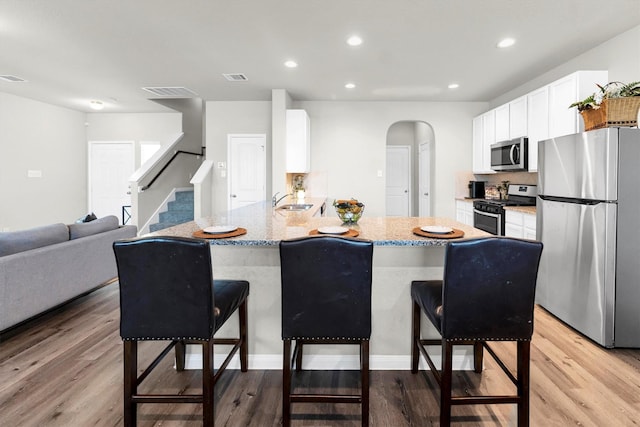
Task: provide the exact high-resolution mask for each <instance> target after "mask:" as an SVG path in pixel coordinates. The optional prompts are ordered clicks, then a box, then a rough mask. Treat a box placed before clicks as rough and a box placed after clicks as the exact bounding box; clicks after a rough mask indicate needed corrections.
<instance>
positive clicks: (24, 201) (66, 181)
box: [0, 93, 87, 231]
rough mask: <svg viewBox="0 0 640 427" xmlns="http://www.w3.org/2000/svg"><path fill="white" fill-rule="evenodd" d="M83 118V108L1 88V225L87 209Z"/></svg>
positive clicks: (18, 225) (65, 219)
mask: <svg viewBox="0 0 640 427" xmlns="http://www.w3.org/2000/svg"><path fill="white" fill-rule="evenodd" d="M84 123H85V114H84V113H81V112H78V111H74V110H69V109H66V108H61V107H56V106H53V105H49V104H45V103H42V102H38V101H33V100H30V99H27V98H21V97H18V96H14V95H10V94H6V93H0V231H15V230H21V229H26V228H31V227H35V226H39V225H45V224H50V223H54V222H62V223H65V224H66V223H71V222H74V221H75V220H76V219H78V218H79V217H81V216H83V215H86V213H87V212H86V209H87V178H86V177H87V142H86V137H85V125H84ZM27 170H38V171H41V172H42V178H27Z"/></svg>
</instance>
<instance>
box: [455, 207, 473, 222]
mask: <svg viewBox="0 0 640 427" xmlns="http://www.w3.org/2000/svg"><path fill="white" fill-rule="evenodd" d="M456 221H458V222H461V223H463V224H465V225H470V226H472V227H473V202H465V201H463V200H456Z"/></svg>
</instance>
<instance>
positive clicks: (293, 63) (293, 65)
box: [284, 60, 298, 68]
mask: <svg viewBox="0 0 640 427" xmlns="http://www.w3.org/2000/svg"><path fill="white" fill-rule="evenodd" d="M284 66H285V67H287V68H296V67H297V66H298V63H297V62H296V61H292V60H289V61H286V62H285V63H284Z"/></svg>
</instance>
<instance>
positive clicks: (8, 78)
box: [0, 75, 26, 83]
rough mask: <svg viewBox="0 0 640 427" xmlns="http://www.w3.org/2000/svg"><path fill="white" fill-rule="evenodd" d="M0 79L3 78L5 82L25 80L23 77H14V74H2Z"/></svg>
mask: <svg viewBox="0 0 640 427" xmlns="http://www.w3.org/2000/svg"><path fill="white" fill-rule="evenodd" d="M0 80H3V81H5V82H10V83H22V82H26V80H25V79H22V78H20V77H16V76H10V75H4V76H0Z"/></svg>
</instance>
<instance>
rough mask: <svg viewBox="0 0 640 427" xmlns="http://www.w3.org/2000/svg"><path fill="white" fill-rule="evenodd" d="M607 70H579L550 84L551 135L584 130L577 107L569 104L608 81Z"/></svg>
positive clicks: (589, 93) (551, 136) (552, 136)
mask: <svg viewBox="0 0 640 427" xmlns="http://www.w3.org/2000/svg"><path fill="white" fill-rule="evenodd" d="M608 78H609V73H608V72H607V71H577V72H575V73H573V74H569V75H568V76H566V77H563V78H561V79H559V80H556V81H555V82H553V83H551V84H550V85H549V137H550V138H554V137H557V136H562V135H569V134H573V133H577V132H582V131H584V125H583V123H582V119H581V118H580V114H579V113H578V109H577V108H569V105H571V104H573V103H574V102H576V101H579V100H582V99H584V98H586V97H587V96H589V95H591V94H592V93H594V92H596V91H597V90H598V87H597V86H596V83H597V84H600V85H604V84H606V83H607V80H608Z"/></svg>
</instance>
